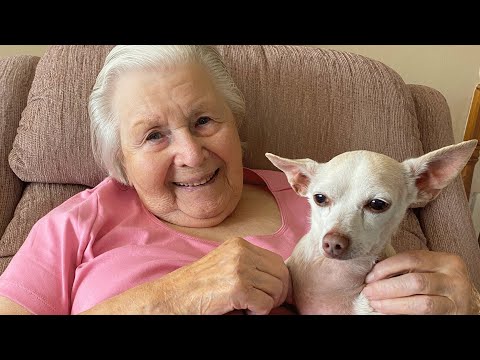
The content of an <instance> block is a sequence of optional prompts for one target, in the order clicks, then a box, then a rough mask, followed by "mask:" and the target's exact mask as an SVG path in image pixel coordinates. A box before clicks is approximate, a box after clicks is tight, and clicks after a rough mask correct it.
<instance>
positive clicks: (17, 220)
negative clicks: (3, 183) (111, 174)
mask: <svg viewBox="0 0 480 360" xmlns="http://www.w3.org/2000/svg"><path fill="white" fill-rule="evenodd" d="M86 188H87V187H86V186H82V185H64V184H37V183H32V184H28V185H27V186H26V187H25V190H24V192H23V195H22V198H21V199H20V201H19V203H18V206H17V208H16V210H15V214H14V216H13V219H12V221H11V222H10V223H9V224H8V226H7V229H6V230H5V233H4V234H3V236H2V238H1V239H0V259H1V258H8V257H10V256H12V255H15V254H16V252H17V251H18V249H19V248H20V246H21V245H22V244H23V242H24V241H25V239H26V238H27V235H28V233H29V232H30V229H31V228H32V226H33V224H35V223H36V222H37V221H38V220H39V219H40V218H41V217H43V216H44V215H46V214H47V213H48V212H49V211H50V210H52V209H53V208H54V207H56V206H58V205H60V204H61V203H63V202H64V201H65V200H67V199H68V198H70V197H72V196H73V195H75V194H76V193H78V192H80V191H82V190H85V189H86ZM2 271H3V270H2Z"/></svg>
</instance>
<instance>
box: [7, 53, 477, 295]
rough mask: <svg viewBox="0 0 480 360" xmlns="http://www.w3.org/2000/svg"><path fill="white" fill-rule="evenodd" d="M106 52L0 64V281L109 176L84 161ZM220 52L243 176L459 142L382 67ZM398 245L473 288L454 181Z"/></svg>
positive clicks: (414, 152) (423, 96)
mask: <svg viewBox="0 0 480 360" xmlns="http://www.w3.org/2000/svg"><path fill="white" fill-rule="evenodd" d="M110 48H111V46H77V45H75V46H52V47H50V48H49V49H48V50H47V51H46V53H45V54H44V55H43V56H42V57H41V58H40V59H38V58H37V57H31V56H18V57H9V58H4V59H0V99H1V102H0V201H1V208H0V236H1V240H0V272H1V271H3V270H4V269H5V267H6V266H7V264H8V263H9V261H10V259H11V257H12V256H13V255H14V254H15V252H16V251H17V250H18V248H19V247H20V245H21V244H22V243H23V241H24V240H25V238H26V236H27V234H28V232H29V231H30V228H31V227H32V225H33V224H34V223H35V222H36V221H37V220H38V219H39V218H40V217H41V216H43V215H45V214H46V213H47V212H48V211H50V210H51V209H52V208H53V207H55V206H57V205H59V204H60V203H62V202H63V201H64V200H66V199H67V198H69V197H70V196H72V195H74V194H75V193H77V192H79V191H82V190H83V189H86V188H87V187H93V186H95V185H96V184H97V183H99V182H100V181H101V180H102V179H103V178H104V176H106V174H105V173H104V172H102V171H101V170H100V169H99V168H98V167H97V166H96V165H95V162H94V160H93V156H92V153H91V149H90V134H89V119H88V116H87V99H88V95H89V93H90V90H91V88H92V86H93V84H94V81H95V78H96V75H97V73H98V71H99V69H100V67H101V66H102V64H103V61H104V59H105V56H106V54H107V53H108V51H109V50H110ZM219 50H220V52H221V53H222V54H223V55H224V57H225V59H226V63H227V65H228V67H229V68H230V69H231V72H232V74H233V76H234V78H235V79H236V81H237V84H238V85H239V87H240V89H242V90H243V92H244V95H245V98H246V103H247V114H246V118H245V119H244V121H243V125H242V127H241V129H240V135H241V138H242V140H243V141H246V142H247V150H246V153H245V166H248V167H252V168H268V169H272V170H275V169H274V168H273V166H272V165H271V163H270V162H269V161H268V160H267V159H266V158H265V156H264V154H265V152H273V153H275V154H278V155H281V156H284V157H290V158H303V157H310V158H312V159H316V160H318V161H327V160H329V159H330V158H331V157H333V156H335V155H337V154H339V153H341V152H344V151H348V150H354V149H366V150H372V151H377V152H381V153H384V154H386V155H389V156H391V157H393V158H395V159H397V160H399V161H401V160H404V159H406V158H409V157H413V156H419V155H421V154H423V153H425V152H428V151H431V150H434V149H437V148H439V147H442V146H445V145H448V144H452V143H453V141H454V138H453V132H452V126H451V119H450V112H449V108H448V105H447V103H446V101H445V99H444V97H443V96H442V95H441V94H440V93H439V92H438V91H436V90H435V89H432V88H429V87H426V86H419V85H409V84H405V83H404V82H403V80H402V79H401V77H400V76H399V75H398V74H397V73H395V71H393V70H392V69H390V68H389V67H387V66H385V65H384V64H382V63H380V62H378V61H374V60H371V59H368V58H365V57H363V56H360V55H355V54H351V53H346V52H339V51H333V50H326V49H319V48H310V47H302V46H219ZM37 62H38V64H37ZM125 211H128V209H125ZM393 245H394V247H395V248H396V249H397V251H402V250H405V249H421V248H423V249H431V250H437V251H448V252H453V253H457V254H459V255H460V256H462V257H463V258H464V259H465V261H466V263H467V265H468V268H469V270H470V273H471V275H472V278H473V279H474V281H475V284H476V286H477V288H480V249H479V245H478V242H477V239H476V238H475V231H474V228H473V225H472V220H471V214H470V209H469V206H468V202H467V198H466V196H465V190H464V188H463V185H462V179H461V178H460V177H458V178H457V179H456V180H455V182H454V183H453V184H451V185H450V186H449V187H448V188H447V189H445V190H444V191H443V192H442V194H441V195H440V196H439V197H438V198H437V199H436V200H434V201H433V202H432V203H430V204H429V205H427V206H426V207H425V208H423V209H417V210H415V211H413V210H411V211H409V212H408V214H407V216H406V217H405V220H404V221H403V223H402V225H401V228H400V230H399V232H398V234H397V235H396V236H395V239H394V243H393Z"/></svg>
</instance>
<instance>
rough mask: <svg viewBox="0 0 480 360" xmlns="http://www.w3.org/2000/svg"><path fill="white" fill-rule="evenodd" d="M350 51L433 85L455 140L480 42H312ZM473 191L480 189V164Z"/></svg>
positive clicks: (19, 50) (12, 49) (21, 50)
mask: <svg viewBox="0 0 480 360" xmlns="http://www.w3.org/2000/svg"><path fill="white" fill-rule="evenodd" d="M310 46H314V47H325V48H331V49H336V50H343V51H350V52H354V53H357V54H361V55H364V56H367V57H370V58H372V59H376V60H379V61H381V62H383V63H385V64H386V65H388V66H390V67H391V68H392V69H394V70H395V71H396V72H398V73H399V74H400V76H402V78H403V79H404V81H405V82H406V83H410V84H421V85H427V86H431V87H433V88H435V89H437V90H439V91H440V92H441V93H442V94H443V95H444V96H445V98H446V100H447V102H448V105H449V106H450V110H451V115H452V126H453V132H454V136H455V141H456V142H459V141H461V140H462V138H463V131H464V129H465V123H466V119H467V116H468V109H469V108H470V103H471V98H472V93H473V89H474V88H475V85H476V84H477V83H478V82H480V78H479V68H480V45H310ZM46 48H47V45H0V57H2V56H8V55H15V54H30V55H39V56H40V55H42V54H43V52H44V51H45V49H46ZM472 192H480V164H479V165H477V166H476V170H475V174H474V179H473V184H472Z"/></svg>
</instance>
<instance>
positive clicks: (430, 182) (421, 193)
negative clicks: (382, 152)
mask: <svg viewBox="0 0 480 360" xmlns="http://www.w3.org/2000/svg"><path fill="white" fill-rule="evenodd" d="M475 146H477V140H469V141H463V142H461V143H459V144H456V145H449V146H445V147H443V148H441V149H438V150H435V151H432V152H429V153H427V154H425V155H422V156H420V157H418V158H414V159H408V160H405V161H404V162H403V163H402V164H403V165H404V167H405V169H406V170H407V174H408V176H409V177H410V179H411V180H412V181H414V182H415V186H416V188H417V195H416V198H415V197H414V198H413V201H412V204H411V205H410V207H422V206H425V205H426V204H427V203H428V202H429V201H431V200H433V199H435V198H436V197H437V195H438V194H439V193H440V191H441V190H442V189H443V188H444V187H445V186H447V185H448V184H450V182H452V181H453V180H454V179H455V178H456V177H457V176H458V174H459V173H460V172H461V171H462V170H463V168H464V166H465V165H466V164H467V162H468V160H469V159H470V156H471V155H472V153H473V151H474V150H475Z"/></svg>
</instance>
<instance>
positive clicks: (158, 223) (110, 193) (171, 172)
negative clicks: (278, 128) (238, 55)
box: [0, 46, 478, 314]
mask: <svg viewBox="0 0 480 360" xmlns="http://www.w3.org/2000/svg"><path fill="white" fill-rule="evenodd" d="M89 111H90V117H91V133H92V143H93V150H94V153H95V156H96V157H97V159H98V161H99V163H100V164H101V165H102V166H103V167H104V168H105V169H106V170H107V171H108V173H109V175H110V176H109V177H108V178H106V179H105V180H104V181H102V182H101V183H100V184H98V185H97V186H96V187H95V188H93V189H90V190H86V191H83V192H81V193H79V194H77V195H75V196H73V197H72V198H70V199H69V200H67V201H66V202H65V203H63V204H62V205H60V206H59V207H57V208H56V209H54V210H53V211H51V212H50V213H49V214H47V215H46V216H45V217H43V218H42V219H41V220H39V221H38V222H37V223H36V224H35V226H34V227H33V228H32V230H31V232H30V234H29V236H28V238H27V240H26V241H25V243H24V245H23V246H22V248H21V249H20V250H19V251H18V252H17V254H16V256H15V257H14V258H13V259H12V261H11V263H10V265H9V267H8V268H7V269H6V271H5V272H4V273H3V274H2V276H1V277H0V313H3V314H29V313H33V314H225V313H229V312H232V311H235V310H242V311H244V312H246V313H253V314H268V313H289V310H288V309H289V307H288V306H283V305H284V304H285V303H286V301H288V300H289V299H290V298H291V297H290V296H288V293H289V287H290V277H289V272H288V269H287V267H286V266H285V263H284V260H285V259H286V258H287V257H288V256H289V255H290V254H291V252H292V250H293V248H294V247H295V244H296V242H297V241H298V240H299V239H300V238H301V236H302V235H303V234H305V233H306V232H307V231H308V224H306V222H305V221H304V219H305V217H307V216H308V214H309V206H308V203H307V201H306V200H305V199H304V198H302V197H299V196H297V195H296V194H295V192H294V191H293V190H292V189H291V188H290V185H289V184H288V182H287V180H286V178H285V176H284V175H283V173H281V172H275V171H266V170H253V169H247V168H243V166H242V147H241V142H240V139H239V135H238V131H237V127H238V125H239V123H240V121H241V119H242V117H243V114H244V101H243V97H242V94H241V93H240V91H239V90H238V89H237V87H236V86H235V84H234V82H233V80H232V78H231V77H230V75H229V73H228V71H227V69H226V68H225V66H224V64H223V62H222V59H221V58H220V56H219V54H218V53H217V52H216V51H215V49H214V48H213V47H209V46H117V47H115V48H114V49H113V50H112V51H111V52H110V54H109V55H108V57H107V58H106V61H105V65H104V67H103V69H102V70H101V72H100V73H99V75H98V78H97V82H96V84H95V87H94V89H93V92H92V94H91V97H90V103H89ZM299 214H301V215H302V216H298V215H299ZM411 272H419V273H422V274H423V275H422V276H423V277H422V278H424V279H425V283H424V284H419V283H418V281H416V280H415V278H413V277H411V276H408V273H411ZM398 274H405V275H400V276H397V277H395V278H390V277H391V276H392V275H398ZM368 280H369V282H370V284H369V285H368V286H367V288H368V289H369V290H368V296H369V298H371V299H372V300H373V301H372V306H373V307H374V308H375V309H376V310H378V311H380V312H383V313H392V314H395V313H403V314H409V313H428V312H430V313H474V312H478V307H477V305H476V304H475V298H474V295H473V294H474V291H473V290H474V289H473V288H472V286H471V284H470V281H469V278H468V274H467V270H466V267H465V265H464V263H463V261H462V260H461V259H460V258H458V257H456V256H454V255H449V254H444V253H434V252H422V251H416V252H408V253H403V254H398V255H396V256H393V257H391V258H388V259H386V260H384V261H382V262H380V263H378V264H377V265H376V266H375V267H374V268H373V270H372V272H371V273H370V275H369V277H368ZM425 305H429V306H425Z"/></svg>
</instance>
